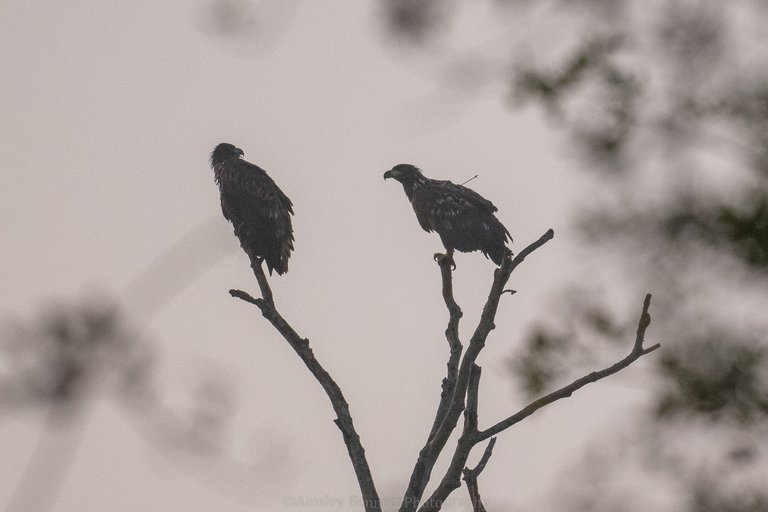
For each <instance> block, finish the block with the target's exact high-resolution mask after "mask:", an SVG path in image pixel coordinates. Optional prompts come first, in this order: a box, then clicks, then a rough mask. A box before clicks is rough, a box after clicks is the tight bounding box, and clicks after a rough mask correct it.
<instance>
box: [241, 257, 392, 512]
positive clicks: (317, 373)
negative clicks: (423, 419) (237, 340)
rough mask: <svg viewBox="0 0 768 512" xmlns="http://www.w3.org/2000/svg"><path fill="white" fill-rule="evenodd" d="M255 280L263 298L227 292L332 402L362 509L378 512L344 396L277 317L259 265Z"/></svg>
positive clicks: (305, 342)
mask: <svg viewBox="0 0 768 512" xmlns="http://www.w3.org/2000/svg"><path fill="white" fill-rule="evenodd" d="M251 268H253V271H254V274H255V275H256V280H257V281H258V283H259V287H260V288H261V291H262V294H263V298H261V299H256V298H253V297H252V296H251V295H249V294H248V293H246V292H244V291H242V290H230V291H229V294H230V295H231V296H232V297H235V298H238V299H240V300H243V301H245V302H248V303H249V304H253V305H255V306H256V307H258V308H259V309H260V310H261V314H262V315H263V316H264V318H266V319H267V320H269V322H270V323H271V324H272V326H273V327H274V328H275V329H276V330H277V331H278V332H279V333H280V335H282V337H283V338H284V339H285V341H287V342H288V344H289V345H290V346H291V348H293V350H294V351H295V352H296V354H297V355H298V356H299V357H300V358H301V360H302V361H303V362H304V364H305V365H306V366H307V368H308V369H309V371H310V372H311V373H312V375H313V376H314V377H315V379H317V382H318V383H319V384H320V385H321V386H322V387H323V390H324V391H325V393H326V395H328V398H329V399H330V401H331V405H332V406H333V410H334V412H335V413H336V419H335V420H333V422H334V423H335V424H336V426H337V427H339V430H341V434H342V437H343V438H344V444H345V445H346V447H347V453H348V454H349V458H350V461H351V462H352V467H353V468H354V470H355V475H356V476H357V483H358V485H359V487H360V491H361V494H362V498H363V505H364V509H365V511H366V512H381V504H380V502H379V496H378V493H377V492H376V486H375V485H374V482H373V476H372V475H371V470H370V467H369V466H368V461H367V459H366V457H365V449H364V448H363V445H362V443H361V442H360V436H359V435H358V434H357V431H356V430H355V426H354V424H353V422H352V416H351V414H350V412H349V404H348V403H347V401H346V399H345V398H344V394H343V393H342V392H341V388H339V386H338V384H336V382H335V381H334V380H333V378H332V377H331V375H330V374H329V373H328V372H327V371H326V370H325V368H323V366H322V365H321V364H320V362H319V361H318V360H317V359H316V358H315V355H314V353H313V352H312V349H311V348H310V346H309V340H308V339H307V338H302V337H300V336H299V335H298V334H297V333H296V331H295V330H294V329H293V327H291V326H290V324H289V323H288V322H287V321H286V320H285V319H284V318H283V317H282V315H280V313H279V312H278V311H277V309H276V308H275V304H274V302H273V300H272V290H271V289H270V288H269V283H268V282H267V277H266V276H265V275H264V271H263V270H262V268H261V266H260V265H252V266H251Z"/></svg>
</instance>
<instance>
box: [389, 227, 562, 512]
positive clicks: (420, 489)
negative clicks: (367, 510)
mask: <svg viewBox="0 0 768 512" xmlns="http://www.w3.org/2000/svg"><path fill="white" fill-rule="evenodd" d="M554 236H555V233H554V231H552V230H551V229H550V230H548V231H547V232H546V233H544V235H542V236H541V237H540V238H539V239H538V240H536V241H535V242H533V243H532V244H530V245H529V246H528V247H526V248H525V249H523V250H522V251H520V253H519V254H518V255H517V256H515V257H514V258H510V257H507V258H505V259H504V261H502V263H501V266H500V267H499V268H498V269H496V271H495V272H494V279H493V284H492V285H491V290H490V293H489V295H488V300H487V302H486V304H485V307H484V308H483V313H482V315H481V317H480V322H479V323H478V325H477V328H476V329H475V332H474V334H473V335H472V338H471V339H470V341H469V346H468V347H467V350H466V352H465V353H464V356H463V358H462V359H461V364H460V365H459V368H458V372H456V382H455V383H454V384H452V386H453V390H452V394H451V396H450V398H448V397H445V396H443V397H441V402H440V406H439V407H438V412H441V410H442V409H444V410H445V412H444V413H443V414H441V415H440V414H439V415H438V417H437V418H436V422H435V425H433V427H432V431H431V433H430V436H429V439H428V441H427V443H426V445H425V446H424V448H422V449H421V451H420V452H419V456H418V458H417V460H416V464H415V465H414V468H413V471H412V472H411V478H410V481H409V482H408V488H407V489H406V491H405V495H404V496H403V501H402V502H401V505H400V512H413V511H414V510H416V509H417V508H418V507H419V504H420V501H421V498H422V496H423V494H424V489H425V488H426V486H427V484H428V483H429V479H430V476H431V474H432V468H434V465H435V463H436V462H437V458H438V456H439V455H440V453H441V452H442V450H443V448H444V447H445V444H446V442H447V441H448V438H449V437H450V435H451V433H452V432H453V431H454V429H455V428H456V424H457V422H458V420H459V417H460V415H461V412H462V411H463V410H464V405H465V401H464V400H465V397H466V394H467V387H468V385H469V380H470V372H471V370H472V366H473V365H474V363H475V360H476V359H477V356H478V355H479V354H480V351H481V350H482V349H483V347H484V346H485V340H486V338H487V337H488V334H489V333H490V332H491V331H492V330H493V329H494V328H495V325H494V320H495V318H496V310H497V308H498V305H499V300H500V298H501V295H502V294H503V293H504V287H505V285H506V284H507V281H508V280H509V277H510V275H511V274H512V271H513V270H514V269H515V268H517V266H518V265H519V264H520V263H522V262H523V261H524V260H525V258H526V256H528V255H529V254H531V253H532V252H533V251H535V250H536V249H538V248H539V247H541V246H542V245H544V244H545V243H547V242H548V241H550V240H552V238H553V237H554ZM440 272H441V275H442V279H443V298H444V300H445V302H446V306H447V308H448V312H449V315H450V319H449V324H448V330H447V331H446V336H448V335H449V333H451V332H452V328H453V325H452V324H451V321H452V320H454V318H455V314H454V312H455V309H452V306H453V304H455V302H454V301H453V288H452V281H451V268H450V267H449V266H448V265H445V264H443V263H441V265H440ZM446 290H448V292H450V293H449V295H446ZM457 307H458V306H457ZM459 311H460V310H459ZM455 327H456V328H458V319H456V325H455ZM456 336H457V337H458V334H456ZM450 342H451V339H450V337H449V343H450ZM453 356H454V354H453V352H452V354H451V357H453ZM456 357H458V356H456ZM449 373H450V360H449ZM443 390H444V392H445V386H444V387H443ZM441 417H442V420H441V421H440V422H439V425H438V424H437V421H438V420H439V419H440V418H441ZM462 467H463V465H462ZM422 508H423V506H422Z"/></svg>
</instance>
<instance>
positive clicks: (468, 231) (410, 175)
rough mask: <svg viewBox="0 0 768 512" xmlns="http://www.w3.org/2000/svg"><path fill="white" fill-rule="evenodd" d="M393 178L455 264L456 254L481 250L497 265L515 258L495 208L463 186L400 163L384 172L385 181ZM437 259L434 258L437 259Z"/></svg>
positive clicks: (426, 227)
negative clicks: (437, 178)
mask: <svg viewBox="0 0 768 512" xmlns="http://www.w3.org/2000/svg"><path fill="white" fill-rule="evenodd" d="M387 178H394V179H395V180H397V181H399V182H400V183H401V184H402V185H403V189H404V190H405V195H406V196H407V197H408V200H409V201H410V202H411V205H412V206H413V211H414V212H416V218H417V219H418V221H419V224H421V227H422V228H424V230H425V231H427V232H431V231H436V232H437V234H438V235H440V240H441V241H442V242H443V246H444V247H445V250H446V252H447V254H445V255H444V257H445V258H447V260H448V262H450V263H451V265H452V266H453V267H454V268H455V266H456V265H455V264H454V263H453V251H454V250H458V251H461V252H472V251H480V252H482V253H483V254H484V255H485V257H486V258H490V259H491V260H492V261H493V262H494V263H495V264H496V265H501V263H502V261H503V260H504V257H505V256H507V255H510V256H511V255H512V251H510V250H509V248H508V247H507V245H506V244H507V240H509V241H510V242H511V241H512V236H511V235H510V234H509V231H508V230H507V228H505V227H504V225H503V224H502V223H501V222H500V221H499V219H497V218H496V216H495V215H494V213H496V211H497V210H498V209H497V208H496V206H494V204H493V203H492V202H490V201H489V200H487V199H485V198H484V197H483V196H481V195H480V194H478V193H477V192H475V191H474V190H471V189H469V188H467V187H465V186H463V185H456V184H455V183H451V182H450V181H443V180H433V179H430V178H427V177H426V176H424V175H423V174H422V173H421V171H420V170H419V168H417V167H415V166H413V165H411V164H398V165H396V166H394V167H393V168H392V169H390V170H388V171H387V172H385V173H384V179H385V180H386V179H387ZM438 256H441V255H437V254H436V255H435V257H436V259H437V258H438Z"/></svg>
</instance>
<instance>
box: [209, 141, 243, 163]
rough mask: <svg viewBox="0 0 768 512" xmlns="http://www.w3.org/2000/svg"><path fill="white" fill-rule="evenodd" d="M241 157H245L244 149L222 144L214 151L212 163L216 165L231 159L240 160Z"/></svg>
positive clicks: (226, 143) (225, 143)
mask: <svg viewBox="0 0 768 512" xmlns="http://www.w3.org/2000/svg"><path fill="white" fill-rule="evenodd" d="M241 156H243V150H242V149H240V148H238V147H236V146H234V145H233V144H229V143H228V142H222V143H221V144H219V145H218V146H216V147H215V148H214V149H213V153H211V163H212V164H214V165H215V164H217V163H221V162H223V161H225V160H228V159H230V158H240V157H241Z"/></svg>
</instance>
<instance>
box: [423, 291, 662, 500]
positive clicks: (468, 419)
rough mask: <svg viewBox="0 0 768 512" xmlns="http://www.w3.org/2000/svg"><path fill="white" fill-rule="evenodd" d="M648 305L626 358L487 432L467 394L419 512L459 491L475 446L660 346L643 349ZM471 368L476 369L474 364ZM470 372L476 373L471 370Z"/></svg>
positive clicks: (647, 300) (647, 301)
mask: <svg viewBox="0 0 768 512" xmlns="http://www.w3.org/2000/svg"><path fill="white" fill-rule="evenodd" d="M650 305H651V294H647V295H646V296H645V300H644V301H643V310H642V313H641V314H640V320H639V322H638V326H637V334H636V338H635V342H634V344H633V346H632V350H631V351H630V353H629V355H627V357H625V358H624V359H622V360H621V361H619V362H617V363H615V364H613V365H611V366H609V367H608V368H605V369H603V370H599V371H596V372H592V373H590V374H588V375H585V376H584V377H581V378H579V379H576V380H575V381H573V382H572V383H570V384H568V385H567V386H564V387H562V388H560V389H558V390H557V391H554V392H552V393H549V394H548V395H545V396H543V397H541V398H539V399H538V400H535V401H534V402H532V403H530V404H529V405H527V406H526V407H524V408H523V409H522V410H520V411H519V412H518V413H516V414H513V415H512V416H510V417H508V418H507V419H505V420H502V421H500V422H498V423H496V424H495V425H493V426H492V427H490V428H488V429H485V430H482V431H478V430H477V428H476V426H477V423H476V422H477V410H476V402H475V403H474V404H473V405H472V409H475V410H474V411H471V410H470V404H472V402H474V401H475V400H476V398H472V399H470V396H471V394H470V393H469V392H468V394H467V413H465V424H464V432H463V433H462V435H461V437H460V438H459V442H458V444H457V446H456V450H455V452H454V454H453V458H452V459H451V463H450V465H449V467H448V470H447V471H446V473H445V476H444V477H443V479H442V481H441V482H440V485H438V487H437V488H436V489H435V491H434V492H433V493H432V495H431V496H430V497H429V499H428V500H426V501H425V502H424V504H423V505H422V506H421V508H419V512H436V511H438V510H440V509H441V507H442V504H443V503H445V500H446V499H447V498H448V496H449V495H450V493H451V492H453V491H454V490H455V489H458V488H459V486H460V485H461V481H460V475H461V470H462V468H464V467H465V466H466V463H467V459H468V458H469V453H470V452H471V450H472V448H473V447H474V446H475V445H476V444H477V443H480V442H482V441H484V440H485V439H488V438H490V437H492V436H495V435H496V434H498V433H499V432H501V431H503V430H505V429H507V428H509V427H511V426H512V425H514V424H516V423H518V422H520V421H522V420H523V419H525V418H527V417H528V416H530V415H531V414H533V413H534V412H536V411H538V410H539V409H541V408H543V407H545V406H547V405H549V404H551V403H552V402H555V401H557V400H559V399H561V398H566V397H569V396H571V395H572V394H573V392H574V391H576V390H578V389H580V388H582V387H584V386H586V385H587V384H589V383H592V382H597V381H598V380H601V379H604V378H606V377H608V376H610V375H613V374H614V373H617V372H619V371H621V370H623V369H624V368H626V367H627V366H629V365H630V364H632V363H633V362H635V361H637V360H638V359H639V358H640V357H642V356H644V355H646V354H648V353H650V352H653V351H654V350H656V349H658V348H659V347H660V346H661V345H659V344H658V343H657V344H655V345H653V346H651V347H648V348H643V341H644V339H645V331H646V329H647V328H648V326H649V325H650V323H651V316H650V314H649V313H648V309H649V307H650ZM468 352H469V351H468ZM465 357H466V356H465ZM474 366H475V367H476V365H474ZM473 373H475V372H474V371H473ZM476 373H477V379H478V380H479V378H480V373H479V371H478V372H476ZM476 392H477V391H476V390H474V389H473V391H472V393H476ZM473 415H474V417H473ZM473 425H474V426H473Z"/></svg>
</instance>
